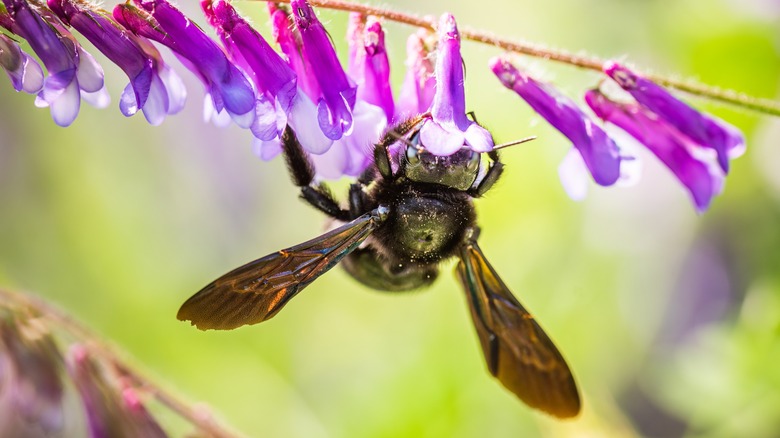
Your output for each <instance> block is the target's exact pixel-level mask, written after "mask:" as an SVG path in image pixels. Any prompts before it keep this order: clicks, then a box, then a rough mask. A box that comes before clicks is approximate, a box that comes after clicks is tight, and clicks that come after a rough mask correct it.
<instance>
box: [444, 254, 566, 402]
mask: <svg viewBox="0 0 780 438" xmlns="http://www.w3.org/2000/svg"><path fill="white" fill-rule="evenodd" d="M460 257H461V260H460V262H459V263H458V268H457V271H458V276H459V277H460V280H461V282H462V283H463V287H464V289H465V291H466V298H467V301H468V303H469V308H470V309H471V317H472V318H473V320H474V326H475V327H476V329H477V335H478V336H479V341H480V344H481V345H482V351H483V352H484V354H485V360H486V361H487V366H488V369H489V370H490V372H491V373H492V374H493V375H494V376H496V377H497V378H498V380H499V381H501V383H502V384H503V385H504V386H505V387H506V388H507V389H509V390H510V391H512V392H513V393H515V395H517V396H518V397H519V398H520V399H521V400H522V401H524V402H525V403H526V404H528V405H529V406H531V407H533V408H536V409H540V410H542V411H544V412H547V413H549V414H551V415H554V416H556V417H560V418H568V417H573V416H575V415H577V413H579V411H580V397H579V393H578V392H577V385H576V384H575V383H574V377H573V376H572V374H571V371H569V367H568V365H566V361H564V359H563V356H561V353H560V352H558V349H557V348H555V345H554V344H553V342H552V341H551V340H550V338H549V337H547V335H546V334H545V333H544V331H543V330H542V328H541V327H539V324H537V323H536V321H535V320H534V318H533V316H531V314H530V313H528V311H526V310H525V308H523V306H522V305H521V304H520V303H519V302H518V301H517V299H516V298H515V297H514V296H513V295H512V293H511V292H510V291H509V289H508V288H507V287H506V285H505V284H504V282H503V281H501V279H500V278H499V277H498V274H496V271H495V270H493V267H492V266H490V263H488V261H487V260H486V259H485V256H484V255H483V254H482V251H481V250H480V249H479V246H477V244H476V242H474V241H468V242H466V243H464V244H463V246H461V248H460Z"/></svg>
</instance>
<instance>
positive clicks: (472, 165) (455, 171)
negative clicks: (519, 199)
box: [399, 131, 482, 190]
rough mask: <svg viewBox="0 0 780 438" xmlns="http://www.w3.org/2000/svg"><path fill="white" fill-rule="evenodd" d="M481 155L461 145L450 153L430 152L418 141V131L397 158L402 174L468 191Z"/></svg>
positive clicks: (409, 177) (475, 174)
mask: <svg viewBox="0 0 780 438" xmlns="http://www.w3.org/2000/svg"><path fill="white" fill-rule="evenodd" d="M481 156H482V154H481V153H479V152H475V151H473V150H471V149H469V148H467V147H462V148H461V149H460V150H458V151H457V152H455V153H454V154H452V155H447V156H442V155H434V154H432V153H430V152H428V151H427V150H426V149H425V145H423V144H421V143H420V133H419V131H417V132H416V133H414V134H413V135H412V136H411V138H410V139H409V141H408V142H407V143H406V144H405V151H404V153H403V155H402V156H401V157H399V161H400V162H401V163H402V169H403V172H404V175H405V176H406V177H407V178H408V179H410V180H412V181H416V182H422V183H432V184H440V185H443V186H447V187H452V188H454V189H458V190H468V189H469V188H470V187H471V186H472V185H473V184H474V181H475V180H476V179H477V175H478V174H479V172H480V162H481Z"/></svg>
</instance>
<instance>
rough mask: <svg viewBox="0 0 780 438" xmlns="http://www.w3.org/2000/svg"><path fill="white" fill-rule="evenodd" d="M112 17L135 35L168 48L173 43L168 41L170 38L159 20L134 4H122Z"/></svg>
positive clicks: (112, 12)
mask: <svg viewBox="0 0 780 438" xmlns="http://www.w3.org/2000/svg"><path fill="white" fill-rule="evenodd" d="M111 15H113V17H114V20H116V22H117V23H119V24H120V25H122V27H124V28H125V29H127V30H129V31H130V32H132V33H133V34H134V35H137V36H141V37H144V38H148V39H150V40H152V41H157V42H158V43H160V44H163V45H166V46H167V45H168V44H169V43H170V44H172V43H173V42H172V41H170V42H169V41H168V39H170V37H169V36H168V34H166V33H165V32H163V30H162V29H161V27H160V24H159V23H157V20H155V19H154V17H152V16H151V15H149V13H148V12H146V11H145V10H143V9H139V8H138V7H137V6H135V5H133V4H130V3H120V4H118V5H116V6H114V9H113V10H112V11H111Z"/></svg>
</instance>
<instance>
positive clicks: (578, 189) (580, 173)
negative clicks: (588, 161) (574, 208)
mask: <svg viewBox="0 0 780 438" xmlns="http://www.w3.org/2000/svg"><path fill="white" fill-rule="evenodd" d="M558 177H559V178H560V179H561V185H563V190H565V191H566V194H567V195H569V198H571V199H572V200H574V201H582V200H583V199H585V197H586V196H588V167H587V166H586V165H585V160H583V159H582V154H580V152H579V151H578V150H577V148H571V149H569V152H567V153H566V156H565V157H564V158H563V160H562V161H561V164H559V165H558Z"/></svg>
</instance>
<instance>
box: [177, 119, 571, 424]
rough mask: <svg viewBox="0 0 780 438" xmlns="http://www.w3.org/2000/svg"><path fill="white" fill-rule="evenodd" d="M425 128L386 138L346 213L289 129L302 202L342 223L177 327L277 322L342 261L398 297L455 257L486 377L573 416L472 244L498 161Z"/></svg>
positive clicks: (555, 372) (524, 315)
mask: <svg viewBox="0 0 780 438" xmlns="http://www.w3.org/2000/svg"><path fill="white" fill-rule="evenodd" d="M429 121H430V115H427V114H424V115H421V116H417V117H415V118H412V119H410V120H407V121H405V122H402V123H399V124H397V125H395V126H393V127H391V128H389V129H388V130H387V131H386V132H385V134H384V135H383V136H382V138H381V139H380V141H379V143H378V144H376V145H375V147H374V160H373V165H372V166H370V167H369V168H368V169H367V170H366V171H365V172H364V173H363V174H362V175H361V176H360V177H359V178H358V179H357V180H356V181H355V182H354V183H353V184H351V186H350V189H349V206H348V208H342V207H341V206H340V204H339V203H338V202H337V201H336V200H335V199H334V197H333V196H332V195H331V194H330V191H329V190H328V189H327V187H325V186H324V185H322V184H317V183H315V172H314V169H313V167H312V165H311V163H310V161H309V159H308V157H307V155H306V152H305V151H304V150H303V148H302V146H301V144H300V143H299V141H298V140H297V138H296V136H295V133H294V132H293V130H292V129H291V128H290V127H289V126H288V127H287V128H286V130H285V132H284V134H283V136H282V146H283V154H284V156H285V159H286V161H287V166H288V168H289V171H290V174H291V176H292V179H293V182H294V183H295V184H296V185H297V186H298V187H300V188H301V197H302V198H303V199H304V200H305V201H306V202H308V203H309V204H311V205H312V206H314V207H315V208H317V209H318V210H320V211H322V212H323V213H325V214H326V215H328V216H330V217H331V218H333V219H334V222H336V223H339V224H341V225H340V226H338V227H336V228H334V229H332V230H331V231H328V232H326V233H325V234H323V235H321V236H319V237H316V238H314V239H312V240H309V241H308V242H304V243H301V244H300V245H296V246H293V247H290V248H287V249H283V250H281V251H279V252H277V253H274V254H270V255H267V256H265V257H263V258H260V259H258V260H255V261H253V262H250V263H247V264H246V265H244V266H241V267H239V268H236V269H235V270H233V271H230V272H228V273H227V274H225V275H223V276H222V277H220V278H218V279H216V280H214V281H213V282H212V283H210V284H209V285H208V286H206V287H204V288H203V289H202V290H201V291H200V292H198V293H196V294H195V295H193V296H192V297H191V298H190V299H189V300H187V301H186V302H185V303H184V304H183V305H182V307H181V309H180V310H179V313H178V318H179V319H180V320H183V321H184V320H189V321H191V322H192V324H193V325H195V326H197V327H198V328H199V329H202V330H208V329H218V330H229V329H233V328H236V327H239V326H242V325H245V324H256V323H259V322H261V321H265V320H267V319H269V318H271V317H273V316H274V315H276V313H277V312H279V310H281V309H282V307H284V305H285V304H287V302H288V301H289V300H290V299H291V298H292V297H294V296H295V295H296V294H297V293H298V292H300V291H301V290H302V289H303V288H304V287H306V286H308V285H309V284H310V283H311V282H313V281H314V280H316V279H317V277H319V276H320V275H322V274H324V273H325V272H327V271H328V270H329V269H331V268H332V267H333V266H335V265H336V264H338V263H339V262H341V264H342V266H343V267H344V268H345V269H346V270H347V272H348V273H349V274H350V275H352V276H353V277H354V278H355V279H357V280H358V281H359V282H361V283H363V284H365V285H367V286H369V287H372V288H374V289H379V290H385V291H406V290H410V289H416V288H420V287H423V286H428V285H430V284H431V283H432V282H433V281H434V280H435V279H436V277H437V275H438V266H439V264H440V263H441V262H442V261H444V260H447V259H450V258H453V257H457V258H458V259H459V261H458V266H457V275H458V278H459V279H460V282H461V284H462V285H463V290H464V291H465V293H466V301H467V302H468V304H469V308H470V310H471V316H472V319H473V321H474V326H475V327H476V330H477V335H478V337H479V341H480V344H481V345H482V351H483V353H484V355H485V360H486V361H487V366H488V369H489V370H490V372H491V373H492V374H493V375H494V376H496V377H497V378H498V379H499V380H500V381H501V383H502V384H503V385H504V386H505V387H506V388H508V389H509V390H510V391H512V392H513V393H515V394H516V395H517V396H518V397H519V398H520V399H521V400H523V401H524V402H525V403H527V404H528V405H529V406H531V407H534V408H537V409H540V410H542V411H544V412H547V413H549V414H552V415H554V416H557V417H561V418H565V417H573V416H575V415H577V413H578V412H579V410H580V398H579V394H578V391H577V386H576V384H575V382H574V378H573V376H572V374H571V371H570V370H569V367H568V366H567V365H566V362H565V361H564V359H563V357H562V356H561V354H560V352H558V349H557V348H556V347H555V345H554V344H553V342H552V341H551V340H550V338H549V337H548V336H547V335H546V334H545V333H544V331H543V330H542V329H541V327H539V325H538V324H537V323H536V321H535V320H534V318H533V317H532V316H531V314H529V313H528V311H526V310H525V308H524V307H523V306H522V305H521V304H520V303H519V302H518V301H517V299H516V298H515V297H514V296H513V295H512V293H511V292H510V291H509V289H508V288H507V286H506V285H505V284H504V282H503V281H501V279H500V278H499V276H498V274H497V273H496V271H495V270H494V269H493V267H492V266H491V265H490V263H488V261H487V259H486V258H485V256H484V255H483V253H482V251H481V250H480V248H479V246H478V245H477V237H478V235H479V228H478V227H477V224H476V214H475V210H474V206H473V203H472V200H473V199H474V198H479V197H481V196H482V195H484V194H485V192H487V191H488V190H490V188H491V187H492V186H493V185H494V184H495V182H496V181H497V180H498V178H499V176H500V175H501V173H502V170H503V165H502V163H501V161H500V160H499V156H498V152H497V151H496V150H494V151H491V152H488V153H479V152H474V151H472V150H471V149H469V148H466V147H464V148H462V149H460V150H459V151H458V152H456V153H454V154H452V155H450V156H437V155H434V154H431V153H430V152H427V151H426V149H425V145H424V144H421V142H420V135H419V133H420V128H421V127H422V125H423V124H424V123H426V122H429ZM485 157H487V158H488V159H489V160H484V158H485ZM483 161H484V162H483Z"/></svg>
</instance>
